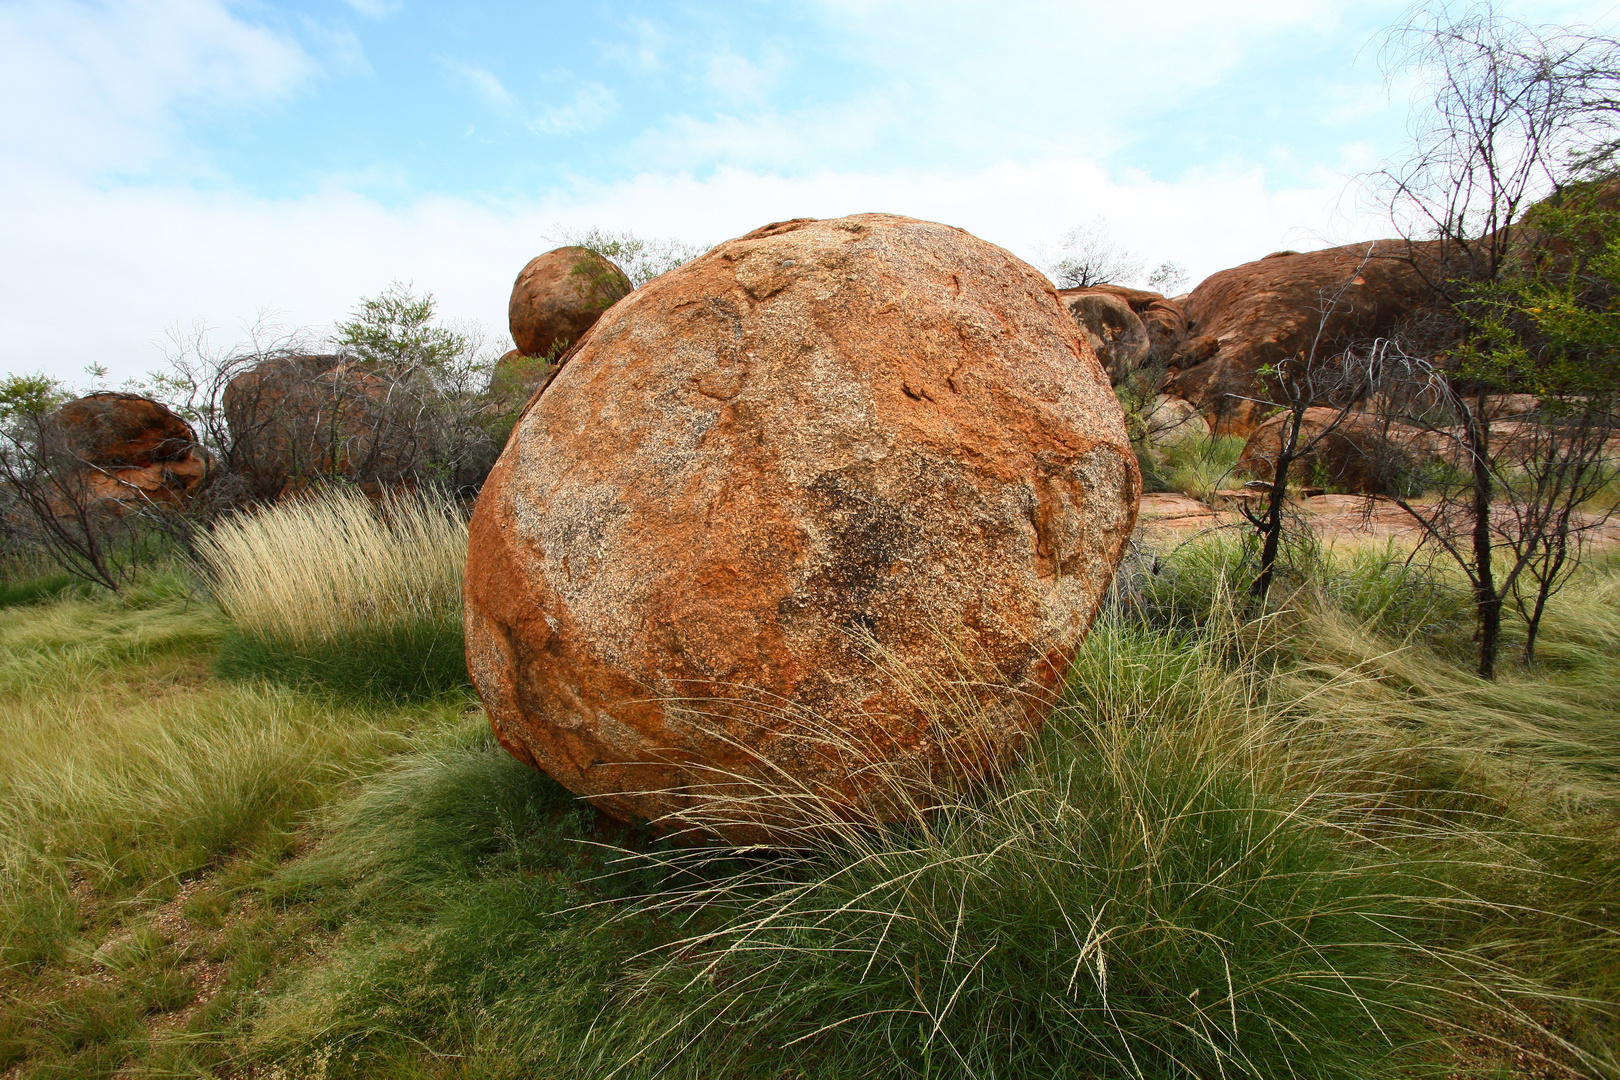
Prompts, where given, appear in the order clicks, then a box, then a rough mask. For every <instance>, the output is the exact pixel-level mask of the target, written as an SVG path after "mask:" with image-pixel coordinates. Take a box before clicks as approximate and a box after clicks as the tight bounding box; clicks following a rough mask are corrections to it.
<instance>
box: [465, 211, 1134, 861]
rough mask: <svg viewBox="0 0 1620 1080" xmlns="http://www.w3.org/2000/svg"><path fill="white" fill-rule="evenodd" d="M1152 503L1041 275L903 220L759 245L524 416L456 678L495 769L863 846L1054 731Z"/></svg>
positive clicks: (621, 800)
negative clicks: (482, 715)
mask: <svg viewBox="0 0 1620 1080" xmlns="http://www.w3.org/2000/svg"><path fill="white" fill-rule="evenodd" d="M1139 491H1140V478H1139V476H1138V473H1137V467H1136V462H1135V458H1134V455H1133V453H1132V451H1131V447H1130V445H1129V443H1128V441H1127V439H1126V435H1125V430H1124V424H1123V419H1122V415H1121V411H1120V408H1119V405H1118V402H1117V401H1116V399H1115V397H1114V395H1113V393H1112V391H1111V389H1110V387H1109V383H1108V379H1107V377H1106V376H1105V374H1104V372H1103V370H1102V368H1101V366H1100V364H1099V363H1098V361H1097V358H1096V357H1095V355H1094V354H1093V352H1092V350H1091V349H1090V348H1089V347H1088V346H1087V345H1086V343H1085V340H1084V339H1083V338H1082V337H1081V334H1080V331H1079V328H1078V326H1076V324H1075V322H1074V321H1073V319H1072V318H1071V317H1070V316H1069V315H1068V313H1067V312H1066V311H1065V310H1064V308H1063V306H1062V305H1061V304H1060V302H1059V300H1058V297H1057V295H1056V294H1055V292H1054V290H1053V289H1052V287H1051V286H1050V284H1049V283H1048V282H1047V281H1046V279H1045V278H1044V277H1043V276H1042V275H1041V274H1040V273H1038V272H1037V271H1035V270H1034V269H1032V268H1031V267H1029V266H1027V265H1026V264H1024V263H1022V262H1020V261H1019V260H1018V259H1016V258H1015V257H1013V256H1012V255H1010V254H1009V253H1007V252H1006V251H1004V250H1002V249H1001V248H998V247H995V246H993V245H991V244H987V243H985V242H983V241H981V240H978V239H976V238H974V237H972V236H970V235H968V234H967V233H965V232H962V231H961V230H959V229H953V228H949V227H947V226H944V225H937V224H932V223H929V222H924V221H917V220H914V219H910V218H904V217H895V216H890V215H885V214H863V215H859V216H855V217H848V218H841V219H838V220H832V221H815V220H805V219H800V220H795V221H789V222H782V223H779V224H774V225H768V226H765V227H764V228H761V229H758V230H756V231H754V232H751V233H749V234H748V235H746V236H743V237H741V238H739V239H736V240H733V241H730V242H729V243H725V244H722V245H720V246H719V247H717V248H715V249H714V250H712V251H710V252H709V253H708V254H706V255H704V256H702V257H700V258H698V259H696V260H694V261H693V262H691V263H689V264H687V265H685V266H683V267H681V268H680V269H678V270H675V271H673V272H671V273H669V274H666V275H664V276H663V277H661V278H659V279H657V280H656V281H654V282H653V283H651V284H649V285H647V286H644V287H643V288H641V289H639V290H637V291H636V292H634V293H632V294H630V295H629V296H628V297H626V298H625V299H623V300H621V301H620V302H619V303H618V304H616V305H615V306H614V307H613V308H612V309H611V311H609V312H608V313H607V314H606V315H605V316H604V317H603V319H602V320H601V321H600V322H599V323H597V324H596V326H595V328H594V329H593V330H592V332H591V333H590V336H589V337H588V338H586V339H585V340H584V342H583V343H582V344H581V346H580V348H579V350H578V351H577V352H576V353H575V354H574V356H573V357H572V359H571V360H570V361H569V362H568V364H567V365H566V366H565V367H564V368H562V370H561V371H560V372H559V373H558V374H557V376H556V378H555V379H554V380H553V381H552V382H551V383H550V384H549V386H547V387H546V389H545V390H544V391H543V392H542V393H541V394H540V395H539V397H538V398H537V399H536V400H535V401H534V402H533V403H532V404H531V406H530V407H529V409H528V411H527V412H526V413H525V415H524V416H523V417H522V419H521V420H520V421H519V422H518V424H517V427H516V428H515V429H514V431H513V433H512V436H511V439H510V440H509V442H508V443H507V446H506V449H505V451H504V452H503V454H502V456H501V458H500V460H499V461H498V462H497V464H496V466H495V469H494V471H493V472H492V473H491V475H490V477H489V480H488V481H487V483H486V484H485V486H484V488H483V492H482V494H481V496H480V498H479V501H478V506H477V509H476V511H475V513H474V515H473V520H472V527H471V543H470V550H469V555H468V564H467V576H466V625H467V656H468V664H469V667H470V669H471V672H472V675H473V679H474V682H475V683H476V685H477V688H478V692H479V694H480V695H481V696H482V698H483V700H484V703H485V705H486V707H487V709H488V712H489V716H490V721H491V724H492V726H493V728H494V731H495V734H496V735H497V736H498V738H499V739H500V742H501V744H502V745H503V746H505V747H506V748H507V749H508V750H509V751H510V752H511V753H512V754H514V755H515V756H517V757H518V758H519V759H521V760H523V761H525V762H527V763H529V764H530V765H533V766H536V767H538V768H541V769H544V770H545V771H546V772H548V773H550V774H551V775H552V776H553V777H555V778H557V779H558V780H560V781H561V782H562V783H563V784H565V785H567V786H568V787H569V788H571V789H572V790H574V791H576V792H579V793H581V794H583V795H586V796H588V797H590V798H591V800H592V801H593V802H594V803H595V804H596V805H598V806H599V807H601V808H602V809H603V810H605V811H607V812H608V813H610V814H613V815H615V816H617V817H620V818H623V819H636V818H646V819H651V820H653V821H655V822H658V823H659V824H660V825H661V827H663V828H666V829H674V830H680V829H695V830H698V831H700V832H702V833H704V834H711V835H712V834H718V835H721V836H724V837H726V838H728V839H731V840H734V841H746V842H751V841H754V840H760V839H767V838H771V839H780V838H782V836H783V834H784V833H787V834H791V833H792V832H793V830H794V829H796V828H798V827H800V826H802V825H803V824H805V822H806V821H814V820H847V821H870V820H873V819H875V818H880V817H883V816H884V815H886V814H889V813H893V812H896V806H895V800H896V798H911V797H913V796H915V797H921V798H925V799H926V798H927V796H926V794H923V795H916V792H917V790H918V788H919V787H920V788H921V789H923V790H925V791H926V790H930V789H932V790H937V788H938V786H939V785H945V786H947V787H949V786H957V785H962V784H971V783H972V782H974V781H975V780H976V779H978V778H980V777H983V776H984V775H985V774H986V773H988V772H991V771H993V770H994V769H995V767H996V766H997V764H998V763H999V762H1001V761H1002V760H1004V759H1005V758H1006V756H1007V755H1008V754H1009V753H1010V752H1011V751H1012V750H1013V749H1015V748H1016V747H1017V746H1019V745H1020V744H1021V742H1023V741H1024V740H1026V739H1027V738H1028V737H1029V736H1030V735H1031V733H1032V732H1034V731H1035V730H1036V729H1037V727H1038V726H1039V724H1040V722H1041V720H1042V719H1043V717H1044V715H1045V712H1046V709H1047V708H1048V707H1049V705H1050V701H1051V691H1052V690H1053V689H1054V688H1055V687H1056V686H1057V685H1058V683H1059V681H1060V680H1061V678H1062V676H1063V674H1064V672H1065V671H1066V669H1067V667H1068V664H1069V662H1070V660H1071V658H1072V657H1073V655H1074V652H1075V650H1076V649H1077V648H1078V646H1079V644H1080V641H1081V639H1082V637H1083V636H1084V634H1085V632H1086V629H1087V628H1088V626H1089V624H1090V622H1091V620H1092V618H1093V616H1094V615H1095V613H1096V611H1097V608H1098V605H1099V603H1100V601H1101V599H1102V596H1103V594H1104V592H1105V590H1106V589H1107V588H1108V586H1109V583H1110V581H1111V580H1112V577H1113V574H1114V571H1115V568H1116V566H1117V563H1118V561H1119V559H1120V557H1121V554H1122V552H1123V549H1124V545H1125V542H1126V540H1127V539H1128V537H1129V535H1130V533H1131V529H1132V527H1133V525H1134V523H1135V518H1136V507H1137V501H1138V495H1139ZM902 791H903V792H906V793H907V794H905V795H903V796H902V795H901V794H899V793H901V792H902Z"/></svg>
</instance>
